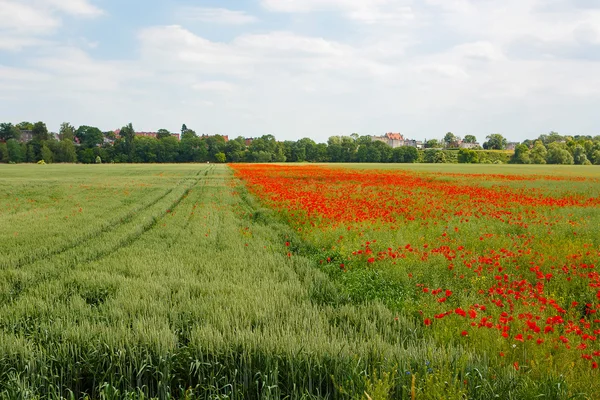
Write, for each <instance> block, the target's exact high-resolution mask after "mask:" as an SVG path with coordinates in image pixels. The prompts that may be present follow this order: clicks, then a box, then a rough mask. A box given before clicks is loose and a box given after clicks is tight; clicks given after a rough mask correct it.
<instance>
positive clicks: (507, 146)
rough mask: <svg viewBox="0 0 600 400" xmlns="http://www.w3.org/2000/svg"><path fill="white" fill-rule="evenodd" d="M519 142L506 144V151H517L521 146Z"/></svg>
mask: <svg viewBox="0 0 600 400" xmlns="http://www.w3.org/2000/svg"><path fill="white" fill-rule="evenodd" d="M519 144H520V143H519V142H508V143H507V144H506V150H511V151H515V149H516V148H517V146H518V145H519Z"/></svg>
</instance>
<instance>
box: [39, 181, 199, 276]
mask: <svg viewBox="0 0 600 400" xmlns="http://www.w3.org/2000/svg"><path fill="white" fill-rule="evenodd" d="M203 171H206V170H200V171H198V173H197V174H196V175H194V177H195V178H192V180H193V183H192V184H191V185H190V186H189V187H188V188H186V189H185V190H184V191H183V193H182V194H181V195H180V196H178V197H177V198H176V199H175V200H174V201H173V202H172V203H171V204H170V205H169V206H168V207H165V208H163V210H162V211H161V212H160V213H159V214H158V215H153V216H150V217H148V219H147V221H145V222H144V223H143V224H142V225H141V226H138V227H136V228H135V229H134V230H133V231H132V232H130V233H127V234H125V236H124V238H123V239H122V240H120V241H119V242H118V243H117V244H115V245H113V246H109V247H108V248H105V249H101V250H98V251H97V252H94V253H93V254H90V255H88V256H84V257H69V258H64V259H63V260H61V261H62V262H60V269H61V270H62V271H63V272H64V271H66V270H68V269H69V268H73V267H75V266H76V265H78V264H84V263H92V262H96V261H100V260H101V259H103V258H105V257H107V256H109V255H111V254H113V253H114V252H116V251H118V250H120V249H122V248H126V247H128V246H131V245H132V244H134V243H135V242H136V241H138V240H139V239H140V238H141V237H142V236H143V235H144V234H145V233H147V232H148V231H150V230H151V229H152V228H154V227H155V226H156V225H157V224H158V223H159V221H160V220H162V219H163V218H164V217H165V216H166V215H167V214H168V213H169V212H173V211H174V210H176V209H177V207H178V206H179V205H180V204H181V202H182V201H183V200H184V199H185V198H186V197H187V196H188V194H189V193H190V191H191V190H192V189H193V188H194V187H195V186H196V185H198V183H199V182H200V181H201V180H202V179H203V177H202V176H200V174H201V173H202V172H203ZM206 172H208V171H206ZM205 175H206V173H205ZM204 179H206V178H204ZM187 180H190V179H189V178H188V179H187ZM174 189H175V188H174ZM84 244H87V243H84ZM84 244H81V245H78V246H75V247H73V248H72V249H70V250H71V251H73V250H76V249H77V248H79V247H80V246H83V245H84ZM66 253H67V252H63V253H61V254H58V255H57V257H60V256H65V257H66V256H68V254H66ZM77 254H78V252H76V251H75V255H77ZM40 261H41V262H43V261H45V260H40ZM59 274H60V272H59Z"/></svg>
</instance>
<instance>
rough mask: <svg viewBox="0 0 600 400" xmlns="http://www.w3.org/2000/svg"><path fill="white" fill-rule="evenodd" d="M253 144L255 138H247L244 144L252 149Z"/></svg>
mask: <svg viewBox="0 0 600 400" xmlns="http://www.w3.org/2000/svg"><path fill="white" fill-rule="evenodd" d="M252 142H254V138H246V139H244V143H245V144H246V147H250V145H251V144H252Z"/></svg>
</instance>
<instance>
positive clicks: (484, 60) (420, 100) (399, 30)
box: [0, 0, 600, 141]
mask: <svg viewBox="0 0 600 400" xmlns="http://www.w3.org/2000/svg"><path fill="white" fill-rule="evenodd" d="M0 21H2V22H1V23H0V121H10V122H15V123H16V122H19V121H23V120H28V121H37V120H43V121H45V122H47V124H48V127H49V128H50V129H51V130H58V127H59V124H60V123H61V122H63V121H70V122H71V123H73V124H74V125H82V124H86V125H95V126H98V127H100V128H101V129H102V130H109V129H115V128H117V127H120V126H122V125H124V124H126V123H128V122H132V123H133V124H134V127H135V128H136V129H137V130H157V129H159V128H167V129H170V130H178V129H179V128H180V127H181V124H182V123H186V124H187V125H188V127H190V128H193V129H195V130H196V131H197V132H198V133H221V134H228V135H230V136H238V135H243V136H258V135H262V134H266V133H272V134H275V135H276V136H277V138H278V139H299V138H301V137H311V138H313V139H315V140H317V141H325V140H326V139H327V138H328V137H329V136H331V135H338V134H350V133H352V132H358V133H360V134H376V133H384V132H389V131H393V132H402V133H404V134H405V135H406V136H408V137H410V138H415V139H424V138H428V139H430V138H436V137H437V138H441V137H443V135H444V133H445V132H448V131H452V132H454V133H455V134H457V135H460V136H464V135H466V134H474V135H476V136H477V137H478V138H479V139H480V140H483V139H484V138H485V136H486V135H488V134H490V133H495V132H500V133H502V134H504V135H505V136H506V137H507V138H509V139H511V140H522V139H524V138H528V137H537V136H538V135H539V134H541V133H547V132H549V131H551V130H555V131H558V132H560V133H563V134H594V135H596V134H600V0H503V1H497V0H228V1H223V0H221V1H217V0H214V1H209V0H201V1H189V0H160V1H159V0H0Z"/></svg>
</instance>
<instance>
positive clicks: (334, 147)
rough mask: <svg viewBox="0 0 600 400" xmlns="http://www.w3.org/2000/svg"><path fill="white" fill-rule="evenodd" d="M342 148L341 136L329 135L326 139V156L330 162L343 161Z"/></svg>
mask: <svg viewBox="0 0 600 400" xmlns="http://www.w3.org/2000/svg"><path fill="white" fill-rule="evenodd" d="M343 152H344V149H343V148H342V138H341V137H340V136H331V137H330V138H329V139H328V140H327V158H329V161H330V162H343V161H344V156H343Z"/></svg>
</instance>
